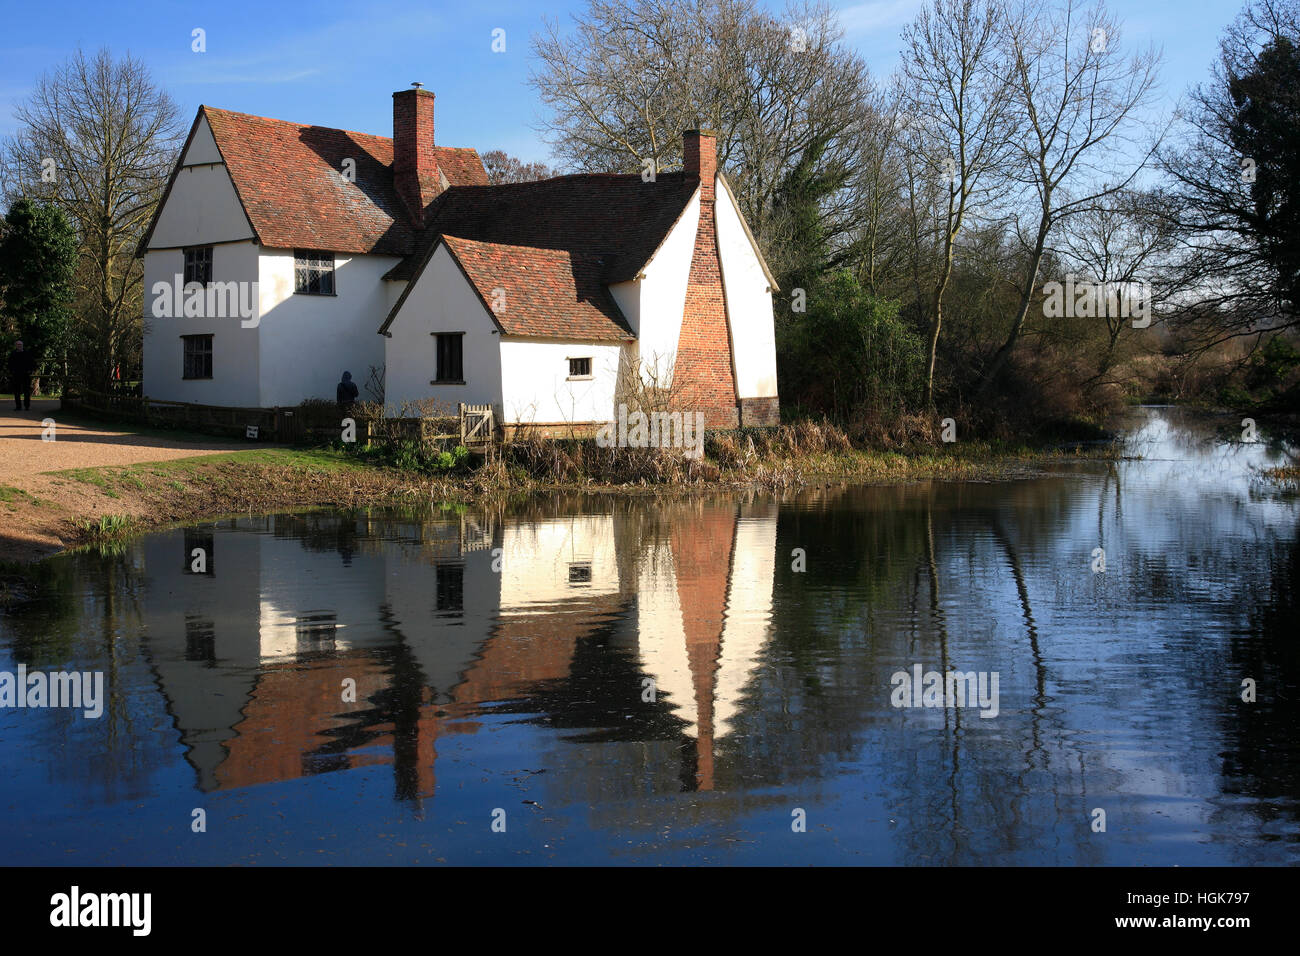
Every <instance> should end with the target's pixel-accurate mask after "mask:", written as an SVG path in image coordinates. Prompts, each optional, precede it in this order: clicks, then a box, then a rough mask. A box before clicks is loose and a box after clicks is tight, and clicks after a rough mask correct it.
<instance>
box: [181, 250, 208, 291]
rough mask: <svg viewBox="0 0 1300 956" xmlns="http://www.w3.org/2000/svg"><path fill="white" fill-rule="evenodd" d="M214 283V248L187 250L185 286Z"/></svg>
mask: <svg viewBox="0 0 1300 956" xmlns="http://www.w3.org/2000/svg"><path fill="white" fill-rule="evenodd" d="M211 281H212V247H211V246H195V247H194V248H192V249H186V250H185V284H186V285H189V284H190V283H191V282H197V283H199V284H200V285H207V284H208V283H209V282H211Z"/></svg>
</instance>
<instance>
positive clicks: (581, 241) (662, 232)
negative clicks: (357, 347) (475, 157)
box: [379, 173, 699, 339]
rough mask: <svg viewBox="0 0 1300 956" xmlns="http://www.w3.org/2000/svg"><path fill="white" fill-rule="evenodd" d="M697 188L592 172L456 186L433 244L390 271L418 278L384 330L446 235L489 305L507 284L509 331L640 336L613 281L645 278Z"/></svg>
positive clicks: (434, 222)
mask: <svg viewBox="0 0 1300 956" xmlns="http://www.w3.org/2000/svg"><path fill="white" fill-rule="evenodd" d="M698 188H699V180H698V179H695V178H693V177H688V176H686V175H685V174H683V173H660V174H659V176H658V177H657V179H656V180H655V181H654V182H645V181H643V180H642V179H641V176H640V175H639V174H626V175H625V174H616V173H595V174H591V173H583V174H577V175H572V176H558V177H556V178H554V179H544V180H540V181H538V182H530V183H511V184H508V185H502V186H477V187H463V188H453V189H448V190H447V191H446V192H444V193H443V194H442V195H440V196H439V197H438V198H437V199H435V200H434V201H433V202H432V203H431V204H430V205H429V209H428V212H427V218H428V221H429V227H428V228H427V229H426V230H425V234H424V236H423V237H422V240H421V244H422V245H424V248H423V249H421V250H420V251H418V252H416V253H415V254H413V255H411V256H408V257H407V258H406V259H405V260H403V261H402V262H400V263H398V264H397V265H396V266H394V267H393V268H392V269H390V270H389V272H388V274H387V275H385V276H384V278H385V279H392V280H408V279H409V280H411V281H410V282H409V284H408V285H407V288H406V291H404V292H403V294H402V296H401V298H399V299H398V300H397V303H396V304H395V305H394V306H393V309H392V311H391V312H389V314H388V318H387V319H386V320H385V321H384V324H383V325H382V326H381V327H380V329H379V331H380V332H381V333H386V332H387V331H388V328H389V326H390V325H392V323H393V320H394V318H396V316H397V314H398V312H400V311H401V309H402V305H403V303H404V302H405V301H406V295H407V293H409V292H410V290H411V289H412V288H414V286H415V284H416V282H417V281H418V279H419V277H420V274H421V273H422V272H423V271H424V269H425V266H426V265H427V264H428V262H429V260H430V259H431V258H432V257H433V254H434V252H435V251H436V250H437V248H438V246H439V245H440V244H441V243H442V242H443V241H444V240H445V241H446V244H447V246H448V249H449V250H450V251H451V252H452V254H453V255H454V256H456V258H457V261H458V262H460V264H461V268H462V269H464V270H465V273H466V275H467V276H468V277H469V279H470V281H471V283H473V284H474V286H475V287H476V288H477V289H478V290H479V294H480V295H481V296H483V297H484V301H485V304H489V308H490V303H491V301H492V298H491V291H492V289H494V288H504V289H506V290H507V302H508V303H509V305H508V308H507V312H506V315H505V316H498V317H497V320H498V324H500V325H501V327H502V331H503V332H505V333H506V334H507V335H536V336H558V337H562V338H598V339H606V338H611V339H627V338H632V337H633V335H632V332H631V329H630V328H629V327H628V324H627V321H626V319H625V318H624V316H623V314H622V312H621V311H620V310H619V308H618V305H617V303H616V302H615V301H614V298H613V296H612V295H611V294H610V292H609V288H608V287H609V286H610V285H611V284H614V283H618V282H625V281H627V280H629V279H635V278H636V277H637V275H638V274H639V273H640V272H641V270H642V268H644V266H645V265H646V263H647V262H648V261H649V260H650V259H651V257H652V256H653V255H654V254H655V252H656V251H657V250H658V249H659V246H660V245H661V244H662V243H663V241H664V239H665V238H666V237H667V236H668V233H669V232H670V231H672V228H673V226H674V225H675V224H676V223H677V221H678V220H679V219H680V218H681V215H682V213H683V212H684V211H685V210H686V207H687V205H688V204H689V203H690V201H691V197H692V196H694V195H695V192H696V190H697V189H698ZM471 263H473V264H471ZM515 296H517V297H518V298H517V299H516V298H513V297H515ZM515 301H518V303H519V306H518V308H519V311H518V312H516V310H515V306H514V304H513V303H514V302H515ZM512 313H513V315H512ZM503 318H504V321H502V320H503ZM508 326H509V327H508Z"/></svg>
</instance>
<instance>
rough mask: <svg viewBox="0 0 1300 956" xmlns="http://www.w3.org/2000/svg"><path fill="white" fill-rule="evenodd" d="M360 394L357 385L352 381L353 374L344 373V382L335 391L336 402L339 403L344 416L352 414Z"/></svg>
mask: <svg viewBox="0 0 1300 956" xmlns="http://www.w3.org/2000/svg"><path fill="white" fill-rule="evenodd" d="M359 394H360V390H359V389H358V388H357V383H356V382H354V381H352V373H351V372H344V373H343V381H341V382H339V384H338V387H337V388H336V389H334V400H335V401H336V402H338V406H339V411H340V412H342V413H343V414H344V415H347V414H348V413H350V412H351V411H352V406H353V405H355V404H356V401H357V396H358V395H359Z"/></svg>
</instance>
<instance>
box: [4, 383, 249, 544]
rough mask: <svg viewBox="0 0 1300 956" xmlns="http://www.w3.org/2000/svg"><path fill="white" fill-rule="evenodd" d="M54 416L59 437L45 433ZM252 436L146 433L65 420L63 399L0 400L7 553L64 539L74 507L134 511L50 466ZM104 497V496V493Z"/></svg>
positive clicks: (97, 462)
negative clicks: (195, 437)
mask: <svg viewBox="0 0 1300 956" xmlns="http://www.w3.org/2000/svg"><path fill="white" fill-rule="evenodd" d="M45 419H53V420H54V432H53V435H54V440H53V441H45V440H43V438H42V435H43V433H44V431H45V426H44V425H43V424H42V422H43V421H44V420H45ZM248 447H249V443H248V442H231V441H221V440H218V439H202V440H200V441H198V442H194V441H185V440H182V439H179V438H172V437H171V436H156V435H140V434H135V433H132V432H129V431H122V430H120V429H116V428H112V427H110V426H107V425H102V424H90V423H85V422H83V423H74V422H72V421H61V420H60V413H59V402H58V400H57V399H47V400H37V401H34V402H32V409H31V411H29V412H15V411H14V410H13V406H12V405H10V404H9V402H8V401H4V402H3V403H0V560H30V559H31V558H33V557H39V556H41V555H45V554H51V553H53V552H55V551H58V550H59V549H60V548H62V547H63V546H64V538H63V534H62V533H61V532H62V531H65V530H66V522H67V521H68V515H69V514H83V515H84V514H87V513H93V514H108V513H114V512H116V513H131V510H132V509H131V508H130V506H129V505H127V504H126V503H125V502H121V501H114V499H112V498H110V497H109V496H106V495H103V494H101V493H100V492H98V491H97V490H96V489H95V488H93V487H91V486H89V485H87V484H85V483H84V482H76V481H69V480H67V479H65V478H59V477H57V476H53V475H51V474H49V472H56V471H63V470H65V469H69V468H96V467H101V466H114V465H133V464H136V463H138V462H146V461H170V460H172V459H176V458H193V457H195V456H198V455H213V454H219V453H221V452H226V451H238V450H241V449H247V448H248ZM100 499H102V500H100Z"/></svg>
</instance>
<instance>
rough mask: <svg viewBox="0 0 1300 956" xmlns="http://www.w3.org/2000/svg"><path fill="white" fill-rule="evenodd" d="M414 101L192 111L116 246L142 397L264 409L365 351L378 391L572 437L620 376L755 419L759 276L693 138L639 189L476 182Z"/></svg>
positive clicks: (394, 401) (319, 394) (735, 215)
mask: <svg viewBox="0 0 1300 956" xmlns="http://www.w3.org/2000/svg"><path fill="white" fill-rule="evenodd" d="M433 106H434V96H433V94H432V93H430V92H428V91H427V90H423V89H418V88H417V89H411V90H403V91H400V92H397V93H394V94H393V133H394V135H393V139H391V140H389V139H385V138H382V137H377V136H369V135H366V134H362V133H350V132H346V131H343V130H336V129H328V128H324V127H316V126H301V125H297V124H293V123H286V122H282V121H279V120H271V119H265V118H263V117H257V116H249V115H247V114H242V113H231V112H227V111H224V110H215V109H211V108H209V107H201V108H200V109H199V113H198V116H197V117H196V118H195V121H194V126H193V128H192V129H191V131H190V135H189V138H188V140H187V142H186V144H185V148H184V150H183V151H182V154H181V157H180V160H179V162H178V164H177V167H176V169H175V170H174V171H173V173H172V177H171V180H170V181H169V183H168V186H167V190H166V192H165V194H164V196H163V200H162V202H161V203H160V204H159V207H158V210H157V212H156V214H155V217H154V220H153V223H152V224H151V225H150V227H149V230H148V232H147V234H146V235H145V237H144V240H143V241H142V242H141V245H140V249H139V254H140V255H141V256H142V257H143V259H144V275H145V293H146V294H145V326H146V329H145V347H144V393H145V394H146V395H148V396H150V397H153V398H158V399H169V400H174V401H188V402H199V403H204V404H211V405H233V406H257V407H272V406H287V405H295V404H297V403H299V402H301V401H302V400H304V399H308V398H332V397H333V389H334V385H335V383H336V382H337V381H338V378H339V375H340V373H341V372H342V371H343V370H345V369H346V370H350V371H351V372H352V373H353V375H354V377H355V378H356V379H358V380H359V381H364V380H365V379H366V377H367V375H368V372H369V369H370V368H371V367H375V368H382V369H383V370H384V372H385V378H386V395H385V398H386V401H387V402H388V404H389V405H390V407H394V408H398V407H401V406H402V405H404V404H407V403H413V402H419V401H422V400H427V399H433V400H435V401H439V402H445V403H447V404H448V405H454V404H455V403H459V402H465V403H472V404H486V405H491V406H493V408H494V409H495V411H496V415H497V420H498V421H499V422H501V423H502V424H503V425H505V426H507V427H509V426H517V427H534V428H538V429H539V430H541V431H542V432H543V433H559V432H560V430H561V429H563V430H565V431H567V432H581V431H582V430H584V429H585V428H589V427H591V426H594V425H596V424H598V423H603V422H607V421H610V420H613V419H614V418H615V417H616V414H617V413H616V406H617V403H618V400H619V395H618V394H616V393H617V392H618V390H619V387H620V383H623V384H626V383H627V382H628V381H629V380H630V379H629V377H628V373H629V371H630V370H631V369H640V370H641V373H642V379H643V381H647V382H653V383H654V384H656V385H659V386H667V385H671V386H672V389H673V391H672V396H673V400H674V401H675V402H678V403H681V405H682V406H683V408H691V409H697V410H700V411H702V412H703V413H704V414H705V416H706V423H707V425H708V427H734V426H735V425H737V424H754V425H770V424H775V423H776V421H777V418H778V413H779V409H778V399H777V389H776V353H775V344H774V335H773V325H772V291H773V290H774V289H775V283H774V281H773V280H772V277H771V274H770V272H769V270H768V268H767V266H766V264H765V263H764V262H763V258H762V255H761V253H760V252H759V249H758V246H757V244H756V243H755V242H754V239H753V236H752V235H751V234H750V231H749V228H748V226H747V225H746V224H745V221H744V218H743V216H742V215H741V213H740V209H739V207H738V205H737V203H736V200H735V197H734V196H733V195H732V192H731V189H730V187H729V186H728V184H727V181H726V178H725V177H724V176H723V175H722V173H721V172H719V171H718V169H717V160H716V149H715V140H714V138H713V136H711V135H709V134H707V133H702V132H699V131H688V132H687V133H685V134H684V136H683V157H684V163H683V169H682V170H681V171H680V172H671V173H659V174H658V175H657V176H656V177H655V178H654V179H653V180H651V181H648V182H647V181H645V179H643V177H642V176H641V175H639V174H630V175H615V174H594V175H591V174H584V175H575V176H561V177H557V178H555V179H549V180H543V181H540V182H533V183H518V184H510V185H498V186H490V185H488V184H487V176H486V174H485V172H484V169H483V165H482V163H481V161H480V160H479V158H478V155H477V153H476V152H475V151H474V150H472V149H457V148H449V147H442V146H436V145H435V143H434V121H433V120H434V113H433ZM376 331H378V332H379V333H380V335H376V334H375V333H376Z"/></svg>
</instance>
